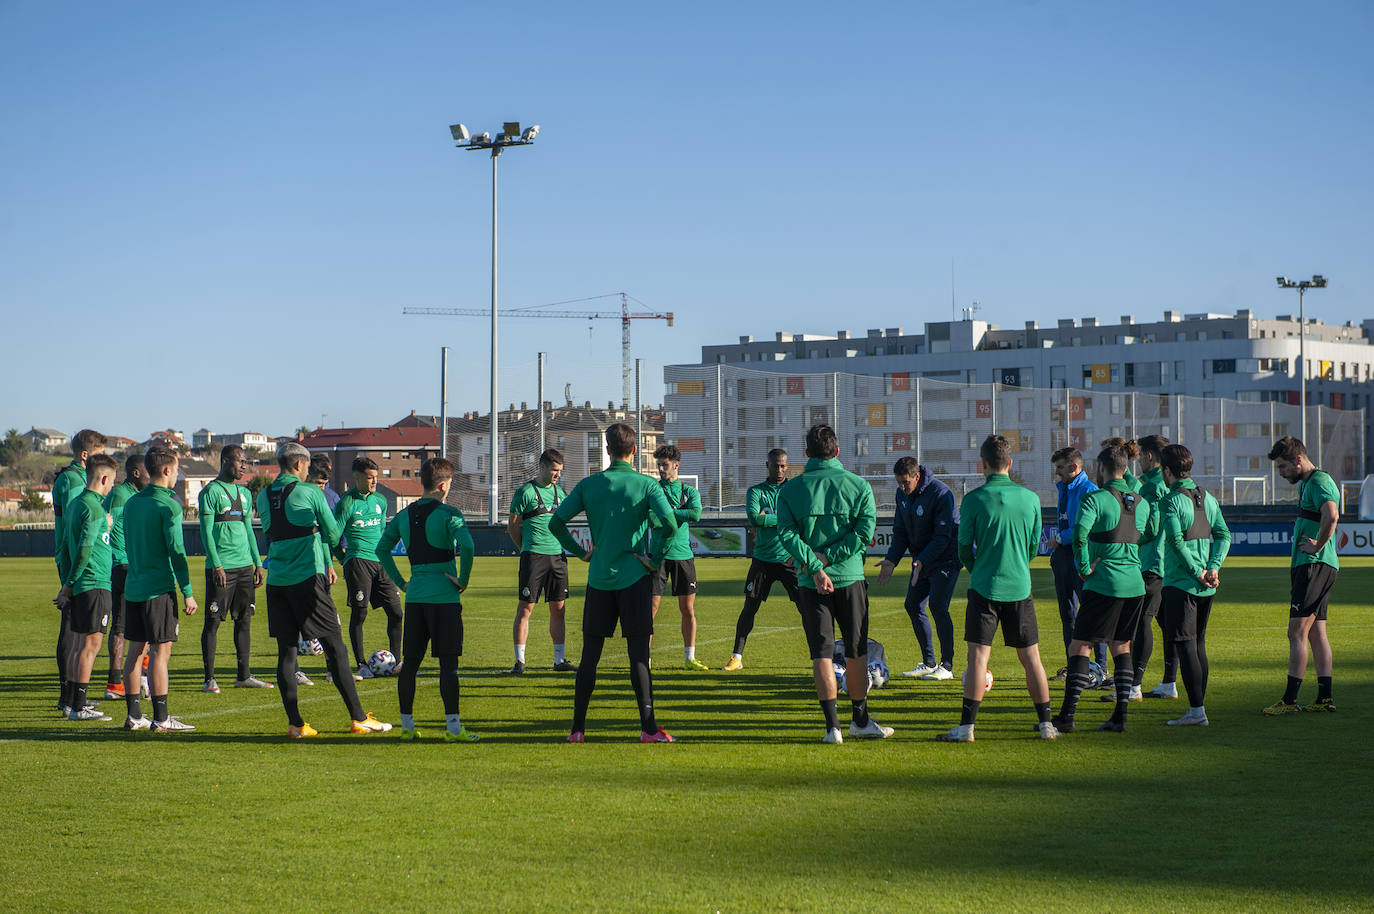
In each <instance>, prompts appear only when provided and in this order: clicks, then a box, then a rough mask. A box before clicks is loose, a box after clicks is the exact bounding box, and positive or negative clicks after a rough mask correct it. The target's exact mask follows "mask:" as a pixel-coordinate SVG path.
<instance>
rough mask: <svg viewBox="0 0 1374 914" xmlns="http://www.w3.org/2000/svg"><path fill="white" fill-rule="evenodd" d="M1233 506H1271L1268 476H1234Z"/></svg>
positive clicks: (1232, 478) (1232, 482)
mask: <svg viewBox="0 0 1374 914" xmlns="http://www.w3.org/2000/svg"><path fill="white" fill-rule="evenodd" d="M1231 504H1233V505H1267V504H1269V477H1268V476H1232V477H1231Z"/></svg>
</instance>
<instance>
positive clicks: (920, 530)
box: [886, 467, 959, 568]
mask: <svg viewBox="0 0 1374 914" xmlns="http://www.w3.org/2000/svg"><path fill="white" fill-rule="evenodd" d="M920 470H921V483H920V485H918V486H917V487H916V491H915V492H913V493H912V494H911V495H907V494H905V493H904V492H902V490H901V489H900V488H898V489H897V511H896V513H895V514H894V515H893V518H892V545H891V546H889V547H888V550H887V556H886V559H887V561H889V562H892V563H893V564H894V565H896V564H899V563H900V562H901V561H902V558H903V557H904V556H905V555H906V554H907V553H908V552H909V553H911V554H912V555H914V556H915V561H917V562H920V563H921V567H922V568H937V567H941V566H944V565H958V564H959V540H958V533H959V508H958V507H957V506H955V504H954V493H953V492H951V491H950V489H949V486H947V485H945V484H944V483H943V482H941V481H940V480H938V479H936V478H935V477H934V476H932V475H931V474H930V470H927V469H926V468H925V467H921V468H920Z"/></svg>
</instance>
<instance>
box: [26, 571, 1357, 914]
mask: <svg viewBox="0 0 1374 914" xmlns="http://www.w3.org/2000/svg"><path fill="white" fill-rule="evenodd" d="M573 565H574V569H573V576H574V587H573V592H574V599H573V600H572V601H570V604H569V605H570V608H571V609H572V612H570V617H571V618H572V619H573V620H578V619H580V611H581V601H580V598H579V597H578V595H579V594H580V592H581V582H582V581H583V580H585V566H583V565H581V564H580V563H573ZM745 567H746V564H745V561H744V560H742V559H716V560H711V561H702V562H700V563H699V569H700V579H701V583H700V596H699V598H698V600H699V603H698V606H699V609H698V614H699V619H700V633H699V635H698V649H697V651H698V655H699V656H701V657H702V658H703V659H704V660H705V661H706V662H708V663H709V664H711V665H712V666H713V667H719V666H720V665H721V664H722V663H723V662H724V661H725V660H726V659H727V658H728V656H729V650H730V644H731V640H732V636H733V630H734V621H735V615H736V612H737V611H738V608H739V604H740V590H741V581H742V578H743V575H744V571H745ZM515 571H516V562H515V560H514V559H479V560H478V562H477V565H476V570H475V573H474V578H473V581H474V583H473V586H472V588H471V589H469V591H468V593H467V594H466V595H465V597H464V604H465V607H466V609H465V623H466V650H467V653H466V656H465V657H464V658H463V665H464V669H463V673H462V677H463V678H462V688H463V709H462V710H463V719H464V722H465V723H466V724H467V725H468V726H469V727H470V728H471V729H473V730H474V731H476V732H478V733H480V734H481V735H482V737H483V739H482V742H480V743H478V744H475V745H454V746H449V745H444V744H442V743H441V742H439V741H438V740H430V741H427V742H422V743H419V744H413V745H412V744H402V743H401V742H400V741H399V740H397V739H396V738H395V737H394V736H392V735H391V734H388V735H386V736H375V737H357V736H350V735H348V734H347V723H348V722H347V719H346V714H345V712H344V711H343V706H342V704H341V702H340V701H339V698H338V696H337V693H335V691H334V689H333V687H332V686H330V685H327V684H326V683H325V682H324V677H323V664H322V659H323V658H308V659H307V661H306V663H305V664H304V665H305V668H306V669H307V671H308V672H310V674H311V675H312V677H314V678H316V681H317V683H318V684H317V685H316V686H315V687H314V688H313V689H312V688H303V689H302V690H301V699H302V700H301V708H302V711H303V713H304V715H305V717H306V719H307V720H309V721H310V722H311V723H313V724H314V725H315V726H317V727H318V728H319V729H320V730H321V734H322V735H321V737H320V738H319V739H317V740H314V741H311V742H307V743H290V742H288V741H287V740H286V739H285V738H284V733H285V727H286V724H285V720H284V716H283V713H282V709H281V705H280V703H279V701H278V699H277V696H276V693H275V692H260V691H249V690H235V689H230V688H226V689H225V691H224V693H223V694H221V695H204V694H201V693H200V691H199V686H200V681H201V673H200V659H199V654H200V652H199V632H200V622H199V619H198V618H197V619H191V620H186V619H183V623H182V640H181V642H180V643H179V644H178V645H177V646H176V648H175V649H174V652H173V657H172V693H171V708H172V713H174V714H176V715H178V716H180V717H182V718H183V719H185V720H187V721H188V722H191V723H194V724H195V725H197V727H198V728H199V729H198V730H197V731H196V732H195V733H191V734H186V735H184V736H154V735H152V734H149V733H147V732H142V733H126V732H125V731H123V730H121V729H119V727H118V725H119V723H120V722H121V721H122V719H123V711H122V708H121V707H119V706H118V704H117V703H114V702H110V703H107V710H108V711H109V712H110V713H111V715H112V716H113V717H114V718H115V721H114V722H113V723H111V724H85V725H81V724H72V723H67V722H65V721H62V720H59V719H58V717H57V713H56V711H55V709H54V705H55V699H56V684H55V677H54V662H53V658H52V646H53V640H54V634H55V629H56V614H55V611H54V610H53V609H52V608H51V606H50V604H49V600H50V599H51V597H52V596H53V594H54V593H55V591H56V589H57V588H56V586H55V572H54V570H53V567H52V564H51V561H49V560H46V559H5V560H0V644H3V645H4V647H3V649H0V764H3V771H4V772H5V779H4V784H3V787H0V798H3V801H4V806H5V808H6V809H7V810H9V814H8V816H7V820H8V823H9V824H8V825H7V827H6V828H5V829H4V832H5V841H4V843H5V845H6V847H5V852H4V855H3V858H2V859H3V862H0V874H2V875H3V877H4V880H3V881H4V884H5V890H4V894H3V896H0V897H3V901H0V909H3V910H14V911H39V910H44V911H46V910H52V911H96V910H111V909H114V908H116V906H119V907H138V908H144V907H150V908H152V909H156V910H169V911H202V910H204V911H250V910H251V911H272V910H303V911H367V910H380V911H392V910H397V911H399V910H464V911H479V910H509V911H525V910H530V911H560V912H561V911H568V910H598V911H651V910H665V911H703V912H717V911H720V912H732V911H756V910H766V911H817V910H862V911H869V910H871V911H908V910H916V909H926V908H929V909H932V910H938V911H995V912H1001V911H1051V910H1052V911H1058V912H1073V911H1086V910H1092V911H1110V912H1123V911H1149V912H1165V911H1203V910H1206V911H1232V910H1237V911H1239V910H1251V911H1258V910H1264V911H1273V910H1281V909H1288V910H1300V911H1324V910H1370V909H1371V908H1372V907H1374V870H1371V867H1370V865H1369V860H1370V855H1369V835H1368V829H1369V827H1370V823H1371V821H1374V816H1371V813H1374V792H1372V790H1374V740H1371V737H1370V735H1369V734H1370V720H1371V718H1370V714H1369V711H1368V709H1369V707H1370V706H1371V704H1374V646H1371V644H1370V638H1369V636H1370V635H1371V634H1372V633H1374V612H1371V604H1372V602H1374V562H1371V561H1370V560H1359V559H1352V560H1349V561H1348V562H1347V563H1346V568H1345V569H1344V570H1342V572H1341V576H1340V579H1339V581H1338V583H1337V585H1336V592H1335V599H1334V602H1333V608H1332V622H1331V626H1330V628H1331V636H1332V641H1333V645H1334V651H1335V657H1336V671H1337V680H1336V700H1337V703H1338V706H1339V707H1340V709H1341V710H1340V712H1339V713H1337V714H1333V715H1304V716H1293V717H1286V718H1279V719H1268V718H1262V717H1261V716H1260V715H1259V714H1258V713H1257V712H1258V710H1259V708H1260V707H1261V706H1262V705H1265V704H1268V703H1270V702H1272V701H1273V700H1274V699H1275V698H1277V697H1278V695H1279V693H1280V692H1281V690H1282V686H1283V681H1284V680H1283V677H1284V667H1285V662H1286V661H1285V658H1286V655H1287V648H1286V641H1285V638H1284V634H1283V632H1284V624H1285V619H1286V609H1287V595H1286V594H1287V580H1288V571H1287V563H1286V562H1285V561H1283V560H1270V559H1248V560H1247V559H1234V560H1232V561H1231V562H1229V563H1228V564H1227V566H1226V569H1225V570H1224V573H1223V587H1222V590H1221V594H1220V596H1219V598H1218V600H1219V605H1218V606H1217V607H1216V608H1215V609H1214V611H1213V614H1212V626H1211V632H1210V637H1209V649H1210V654H1211V660H1212V676H1211V684H1210V694H1209V696H1208V700H1207V709H1208V714H1209V716H1210V718H1211V721H1212V726H1210V727H1209V728H1205V729H1200V728H1198V729H1187V730H1183V731H1181V732H1180V731H1179V730H1177V729H1175V728H1170V727H1166V726H1164V721H1165V720H1166V719H1167V718H1168V717H1172V716H1176V715H1177V714H1179V713H1181V712H1182V710H1183V704H1184V702H1182V701H1177V702H1154V701H1152V702H1146V703H1144V704H1143V705H1141V704H1136V705H1133V706H1132V715H1131V719H1130V724H1129V727H1130V729H1129V732H1127V733H1126V734H1123V735H1117V734H1106V733H1097V732H1095V731H1094V732H1079V733H1077V734H1073V735H1069V736H1065V737H1063V738H1061V739H1060V740H1058V741H1057V742H1040V741H1037V740H1035V739H1033V736H1034V734H1032V733H1031V731H1030V725H1031V724H1032V723H1033V715H1032V712H1031V709H1030V706H1029V703H1028V700H1027V698H1026V692H1025V689H1024V686H1023V684H1022V682H1021V679H1020V676H1019V675H1018V673H1019V667H1018V665H1017V664H1016V660H1015V657H1014V654H1013V653H1012V652H1011V651H1010V650H1008V649H1006V648H1002V647H997V648H994V650H993V656H992V668H993V670H994V671H995V673H996V675H997V677H998V682H997V685H996V687H995V688H994V689H993V690H992V691H991V692H990V693H989V695H988V698H987V700H986V701H985V702H984V706H983V711H982V714H981V716H980V717H979V721H978V731H977V734H978V740H979V741H978V742H977V743H975V744H972V745H953V746H951V745H943V744H937V743H935V742H933V741H932V739H931V738H932V737H933V736H934V734H935V733H937V732H939V731H940V730H943V729H946V728H948V727H949V726H951V725H952V724H954V723H957V715H958V705H959V698H958V684H957V679H956V680H955V681H954V682H949V683H917V682H909V681H901V680H894V682H893V683H892V685H891V686H889V687H888V688H887V689H884V690H881V691H879V692H876V693H874V695H873V698H872V700H871V702H870V705H871V707H872V710H873V713H874V715H875V716H876V717H877V718H878V719H880V720H881V721H883V722H884V723H886V724H889V725H891V726H893V727H895V728H896V730H897V732H896V735H895V736H894V737H893V738H892V739H889V740H887V741H885V742H881V743H863V742H855V741H850V742H848V743H846V744H844V745H843V746H823V745H820V744H819V742H818V741H819V738H820V736H821V735H822V725H821V718H820V710H819V708H818V707H817V706H816V701H815V693H814V691H813V689H812V686H811V682H810V675H809V664H808V661H807V656H806V650H805V645H804V642H803V639H802V637H801V634H800V630H799V627H798V625H797V623H796V616H795V612H794V610H793V609H792V608H791V606H790V604H788V603H787V602H786V600H785V598H783V596H782V594H781V593H780V592H779V593H777V594H776V595H775V596H774V598H773V600H771V601H770V602H769V603H768V604H767V605H766V606H765V608H764V609H763V610H762V611H761V612H760V614H759V627H758V628H757V629H756V630H755V632H754V635H753V637H752V638H751V639H750V642H749V648H748V651H747V652H746V655H745V662H746V665H747V668H746V670H745V671H744V672H743V673H742V674H725V673H720V672H710V673H688V672H685V671H683V670H681V669H680V667H681V659H682V653H681V638H680V636H679V634H678V631H677V614H676V612H675V610H674V609H673V607H671V606H665V608H664V612H663V614H661V615H660V620H659V635H658V637H657V638H656V642H655V650H654V661H655V684H656V690H657V707H658V713H659V719H660V721H661V722H662V723H663V724H664V725H665V726H666V727H667V728H668V729H669V730H671V731H672V732H673V733H674V734H675V735H676V736H677V737H678V738H679V740H680V742H679V743H677V744H675V745H670V746H641V745H639V744H638V742H637V740H636V735H637V731H638V726H637V720H636V717H635V711H634V702H633V697H632V693H631V691H630V688H629V683H628V680H627V675H626V674H627V668H628V665H627V663H626V661H625V657H624V649H623V646H622V643H620V642H617V643H616V644H613V645H610V646H609V647H608V650H607V660H606V662H603V664H602V671H601V679H600V683H601V687H600V689H599V690H598V692H597V694H596V696H595V697H594V698H593V703H592V713H591V716H590V719H589V729H588V743H587V744H586V745H583V746H570V745H567V744H565V743H564V742H563V738H564V737H565V736H566V734H567V729H568V721H569V717H570V713H571V706H572V677H571V675H558V674H554V673H552V672H542V670H543V669H544V668H546V667H547V666H548V665H549V664H550V663H551V660H550V649H549V645H548V635H547V632H546V631H545V630H544V628H543V625H544V622H545V620H546V618H547V617H546V615H545V612H544V610H543V609H542V608H540V609H539V610H537V611H536V616H535V620H534V623H533V625H532V633H531V638H530V657H529V662H530V667H531V670H532V672H531V673H529V674H527V675H525V676H524V677H522V678H518V679H516V678H508V677H504V676H500V675H498V673H499V671H502V670H504V669H506V668H508V667H509V665H510V662H511V656H510V619H511V615H512V611H513V609H514V599H513V593H514V579H515ZM193 580H194V581H196V583H197V591H198V592H199V591H200V590H201V589H202V588H201V584H202V582H203V577H202V572H201V568H200V563H199V561H198V560H196V561H195V562H194V563H193ZM1035 586H1036V591H1035V594H1036V596H1037V598H1039V600H1040V604H1039V605H1040V624H1041V632H1042V635H1044V636H1045V641H1046V643H1045V645H1044V646H1045V648H1046V651H1045V656H1046V666H1047V667H1049V668H1050V669H1051V670H1053V669H1055V668H1057V667H1058V666H1061V665H1062V663H1063V661H1062V655H1061V653H1060V648H1059V641H1058V630H1059V629H1058V617H1057V613H1056V612H1055V609H1054V601H1053V592H1052V587H1051V584H1050V578H1049V569H1048V565H1047V564H1046V563H1045V561H1044V560H1039V561H1037V563H1036V568H1035ZM342 596H343V594H342V592H341V590H340V588H339V587H336V588H335V599H336V600H337V601H340V605H342ZM901 597H902V594H901V591H900V585H899V584H898V583H895V582H894V583H893V584H891V585H889V587H888V588H887V589H886V590H883V591H879V590H877V589H876V588H875V589H874V591H873V600H872V613H873V623H872V633H871V634H872V636H873V637H875V638H877V639H878V640H880V641H882V642H884V644H885V645H886V647H887V652H888V657H889V662H890V663H891V665H892V667H893V669H894V671H895V670H898V669H904V668H906V666H907V665H909V664H910V662H911V661H912V660H913V658H914V648H915V639H914V638H913V636H912V634H911V630H910V625H909V623H908V621H907V618H906V615H905V613H904V612H903V610H902V599H901ZM260 602H261V598H260ZM954 608H955V614H956V620H958V622H959V624H961V622H962V615H963V599H962V587H961V595H960V598H959V599H957V600H956V603H955V607H954ZM345 612H346V611H345ZM256 621H257V624H256V625H255V635H256V637H255V641H254V663H255V670H256V671H257V672H259V673H261V674H263V675H269V674H270V671H271V670H272V667H273V665H274V663H275V653H274V645H273V642H272V641H271V640H270V639H269V638H267V636H266V618H265V614H263V613H260V614H259V616H258V617H257V620H256ZM956 627H958V626H956ZM368 629H369V631H368V647H369V650H371V649H376V648H378V647H382V646H384V628H383V620H382V614H381V613H380V612H374V613H373V614H372V616H370V617H369V620H368ZM570 630H571V631H570V638H569V641H570V645H569V654H570V655H571V657H572V659H574V660H576V656H577V653H578V648H577V645H578V643H580V624H579V623H578V622H577V621H574V622H573V624H571V625H570ZM960 630H961V629H960ZM232 655H233V647H232V643H231V639H230V638H229V636H228V629H227V628H225V629H222V630H221V638H220V670H221V672H220V681H221V683H222V684H223V683H225V682H226V680H231V679H232V678H233V677H232V664H233V656H232ZM105 662H107V661H105V656H104V653H103V651H102V656H101V663H100V664H98V669H102V670H103V664H104V663H105ZM959 666H960V667H962V663H960V664H959ZM434 671H435V667H434V663H433V661H432V660H430V661H427V663H426V665H425V668H424V670H423V674H422V678H421V680H420V686H419V694H418V698H417V703H416V715H417V719H418V720H419V722H420V725H421V727H422V728H424V727H425V724H426V723H428V730H429V731H430V732H431V733H433V734H434V735H435V736H437V734H438V731H439V729H440V728H441V727H442V720H443V718H442V713H441V709H440V704H439V696H438V688H437V681H436V679H435V678H434ZM316 674H319V675H318V676H316ZM1314 676H1315V674H1313V673H1309V679H1308V681H1307V682H1306V683H1305V684H1304V691H1303V695H1302V700H1303V701H1306V700H1308V699H1310V698H1311V696H1312V694H1313V691H1314V688H1315V679H1314V678H1313V677H1314ZM270 678H275V676H274V675H271V676H270ZM1158 678H1159V660H1158V658H1156V660H1155V662H1154V663H1153V664H1152V667H1151V670H1150V672H1149V674H1148V675H1147V678H1146V688H1149V687H1150V686H1152V685H1153V684H1154V683H1155V682H1157V681H1158ZM92 692H93V693H94V692H95V689H93V690H92ZM359 692H360V693H361V695H362V697H363V704H364V706H365V707H366V708H368V709H370V710H373V711H375V712H376V713H377V714H378V716H380V717H381V718H382V719H384V720H391V721H393V722H394V721H396V720H397V710H396V694H395V685H394V680H372V681H367V682H363V683H360V684H359ZM1059 694H1060V692H1059V686H1058V685H1057V684H1056V686H1055V689H1054V701H1055V703H1056V707H1057V704H1058V701H1059ZM1096 694H1097V693H1089V695H1088V697H1087V700H1085V702H1084V704H1083V705H1082V706H1081V708H1080V713H1079V719H1080V721H1081V722H1082V721H1086V722H1089V723H1095V722H1096V720H1097V719H1098V717H1099V716H1101V717H1102V718H1105V717H1106V716H1107V714H1108V713H1109V707H1110V706H1109V705H1107V704H1105V703H1102V704H1099V703H1098V702H1097V701H1096V700H1095V696H1096ZM145 704H146V703H145ZM841 711H842V716H844V717H846V718H847V711H846V708H845V703H844V702H842V703H841Z"/></svg>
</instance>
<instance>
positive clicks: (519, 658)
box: [515, 644, 525, 663]
mask: <svg viewBox="0 0 1374 914" xmlns="http://www.w3.org/2000/svg"><path fill="white" fill-rule="evenodd" d="M515 662H516V663H524V662H525V645H523V644H517V645H516V646H515Z"/></svg>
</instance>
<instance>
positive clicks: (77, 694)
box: [71, 679, 1331, 711]
mask: <svg viewBox="0 0 1374 914" xmlns="http://www.w3.org/2000/svg"><path fill="white" fill-rule="evenodd" d="M1330 681H1331V680H1329V679H1328V680H1327V682H1328V683H1329V682H1330ZM90 687H91V684H90V682H74V683H72V705H71V707H72V710H73V711H80V710H81V709H82V708H84V707H86V690H87V689H89V688H90Z"/></svg>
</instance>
